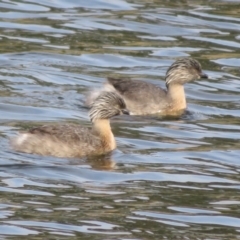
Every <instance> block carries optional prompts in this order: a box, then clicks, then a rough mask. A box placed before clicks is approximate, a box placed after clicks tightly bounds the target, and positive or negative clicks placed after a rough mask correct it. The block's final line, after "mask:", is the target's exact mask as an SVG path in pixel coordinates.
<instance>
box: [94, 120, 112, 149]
mask: <svg viewBox="0 0 240 240" xmlns="http://www.w3.org/2000/svg"><path fill="white" fill-rule="evenodd" d="M93 131H94V132H95V133H96V134H97V135H98V136H99V137H100V139H101V142H102V145H103V147H104V148H105V149H108V150H109V151H112V150H113V149H115V148H116V141H115V139H114V136H113V133H112V129H111V126H110V121H109V119H97V120H95V121H94V122H93Z"/></svg>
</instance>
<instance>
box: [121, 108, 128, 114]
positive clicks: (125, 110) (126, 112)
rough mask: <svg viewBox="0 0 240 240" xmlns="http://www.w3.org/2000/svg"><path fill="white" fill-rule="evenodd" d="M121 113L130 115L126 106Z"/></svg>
mask: <svg viewBox="0 0 240 240" xmlns="http://www.w3.org/2000/svg"><path fill="white" fill-rule="evenodd" d="M122 113H123V114H125V115H130V113H129V111H128V110H127V109H126V108H125V109H123V110H122Z"/></svg>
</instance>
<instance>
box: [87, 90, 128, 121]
mask: <svg viewBox="0 0 240 240" xmlns="http://www.w3.org/2000/svg"><path fill="white" fill-rule="evenodd" d="M90 108H91V109H90V111H89V117H90V119H91V121H92V122H94V121H95V120H97V119H109V118H112V117H114V116H116V115H120V114H121V110H123V109H126V104H125V102H124V100H123V99H122V97H120V96H119V95H118V94H117V93H114V92H102V93H101V95H100V96H98V97H97V98H96V100H95V101H94V102H93V103H92V104H91V106H90Z"/></svg>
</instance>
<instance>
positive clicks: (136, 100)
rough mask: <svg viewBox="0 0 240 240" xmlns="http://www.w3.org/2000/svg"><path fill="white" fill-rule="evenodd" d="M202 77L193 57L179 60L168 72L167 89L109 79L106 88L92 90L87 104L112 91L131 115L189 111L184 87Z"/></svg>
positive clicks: (197, 63) (204, 75) (141, 82)
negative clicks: (120, 98) (101, 94)
mask: <svg viewBox="0 0 240 240" xmlns="http://www.w3.org/2000/svg"><path fill="white" fill-rule="evenodd" d="M199 78H207V75H206V74H204V73H203V72H202V70H201V65H200V63H199V62H198V61H197V60H195V59H193V58H180V59H178V60H176V61H175V62H174V63H173V64H172V65H171V66H170V67H169V68H168V70H167V73H166V77H165V82H166V86H167V89H166V90H165V89H162V88H161V87H158V86H156V85H154V84H152V83H148V82H144V81H140V80H131V79H117V78H108V79H107V82H106V83H105V85H104V87H103V89H101V90H100V91H99V90H97V91H92V92H91V93H90V94H89V95H88V96H87V99H86V104H87V105H90V104H91V102H92V101H93V100H94V99H95V98H96V96H98V95H99V94H100V93H101V91H103V90H104V91H112V92H116V93H118V94H120V95H121V97H123V99H124V101H125V103H126V106H127V109H128V110H129V111H130V113H131V114H132V115H145V114H154V113H161V114H163V115H165V114H167V115H168V114H169V115H172V114H173V112H175V113H176V112H179V113H180V112H181V111H179V110H183V109H185V108H186V98H185V93H184V87H183V85H184V84H185V83H188V82H191V81H194V80H196V79H199ZM175 113H174V114H175Z"/></svg>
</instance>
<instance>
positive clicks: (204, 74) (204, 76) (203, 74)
mask: <svg viewBox="0 0 240 240" xmlns="http://www.w3.org/2000/svg"><path fill="white" fill-rule="evenodd" d="M200 78H208V75H207V74H206V73H204V72H201V73H200Z"/></svg>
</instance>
